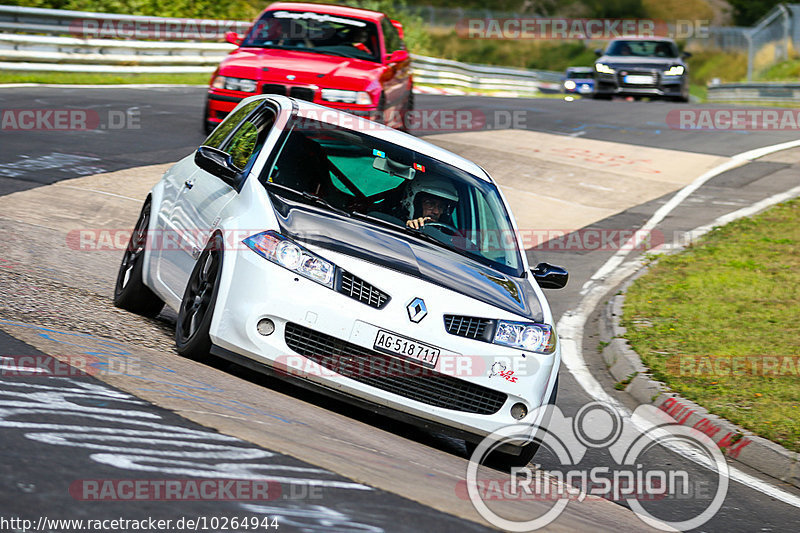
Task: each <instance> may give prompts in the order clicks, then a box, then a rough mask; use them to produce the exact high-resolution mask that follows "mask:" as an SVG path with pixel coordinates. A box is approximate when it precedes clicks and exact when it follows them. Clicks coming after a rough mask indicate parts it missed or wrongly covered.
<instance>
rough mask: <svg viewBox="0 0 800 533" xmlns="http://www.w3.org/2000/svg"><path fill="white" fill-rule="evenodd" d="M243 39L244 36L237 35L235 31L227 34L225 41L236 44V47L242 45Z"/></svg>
mask: <svg viewBox="0 0 800 533" xmlns="http://www.w3.org/2000/svg"><path fill="white" fill-rule="evenodd" d="M243 39H244V35H242V34H241V33H236V32H235V31H229V32H226V33H225V40H226V41H228V42H229V43H231V44H235V45H236V46H239V45H240V44H242V40H243Z"/></svg>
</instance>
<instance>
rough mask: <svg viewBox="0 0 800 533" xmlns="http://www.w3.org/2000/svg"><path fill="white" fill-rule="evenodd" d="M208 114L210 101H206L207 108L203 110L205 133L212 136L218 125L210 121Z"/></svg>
mask: <svg viewBox="0 0 800 533" xmlns="http://www.w3.org/2000/svg"><path fill="white" fill-rule="evenodd" d="M208 113H209V109H208V100H206V107H205V108H204V110H203V132H205V134H206V135H211V132H212V131H214V130H215V129H216V127H217V125H216V124H214V123H213V122H211V121H210V120H208Z"/></svg>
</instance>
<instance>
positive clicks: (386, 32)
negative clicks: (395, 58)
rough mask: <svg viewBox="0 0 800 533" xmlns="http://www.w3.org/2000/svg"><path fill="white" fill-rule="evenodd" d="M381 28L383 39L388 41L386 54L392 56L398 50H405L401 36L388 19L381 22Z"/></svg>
mask: <svg viewBox="0 0 800 533" xmlns="http://www.w3.org/2000/svg"><path fill="white" fill-rule="evenodd" d="M381 27H382V28H383V38H384V40H385V41H386V53H387V54H391V53H392V52H394V51H396V50H402V49H403V41H402V40H400V34H399V33H397V28H395V27H394V26H393V25H392V23H391V22H390V21H389V19H388V18H383V19H382V20H381Z"/></svg>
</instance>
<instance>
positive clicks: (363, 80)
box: [219, 48, 384, 90]
mask: <svg viewBox="0 0 800 533" xmlns="http://www.w3.org/2000/svg"><path fill="white" fill-rule="evenodd" d="M383 69H384V67H383V65H380V64H378V63H373V62H371V61H364V60H362V59H351V58H347V57H341V56H329V55H324V54H316V53H312V52H300V51H295V50H277V49H274V48H241V49H239V50H236V51H234V52H232V53H231V54H230V55H229V56H228V57H226V58H225V59H224V60H223V61H222V63H221V64H220V70H219V73H220V74H221V75H223V76H231V77H235V78H248V79H255V80H264V81H275V82H279V83H285V82H286V81H287V79H288V78H287V76H290V75H294V76H296V78H295V79H294V80H291V81H292V82H293V83H299V84H306V83H307V84H314V85H322V86H332V87H337V88H342V89H353V90H363V89H364V88H366V86H367V84H368V83H369V82H370V81H373V80H378V79H379V78H380V75H381V72H382V70H383Z"/></svg>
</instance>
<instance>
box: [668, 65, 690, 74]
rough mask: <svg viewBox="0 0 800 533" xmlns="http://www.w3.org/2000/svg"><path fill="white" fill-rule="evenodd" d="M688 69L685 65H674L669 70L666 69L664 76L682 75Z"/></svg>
mask: <svg viewBox="0 0 800 533" xmlns="http://www.w3.org/2000/svg"><path fill="white" fill-rule="evenodd" d="M685 71H686V69H685V68H683V65H674V66H672V67H670V68H669V70H665V71H664V76H681V75H683V73H684V72H685Z"/></svg>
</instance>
